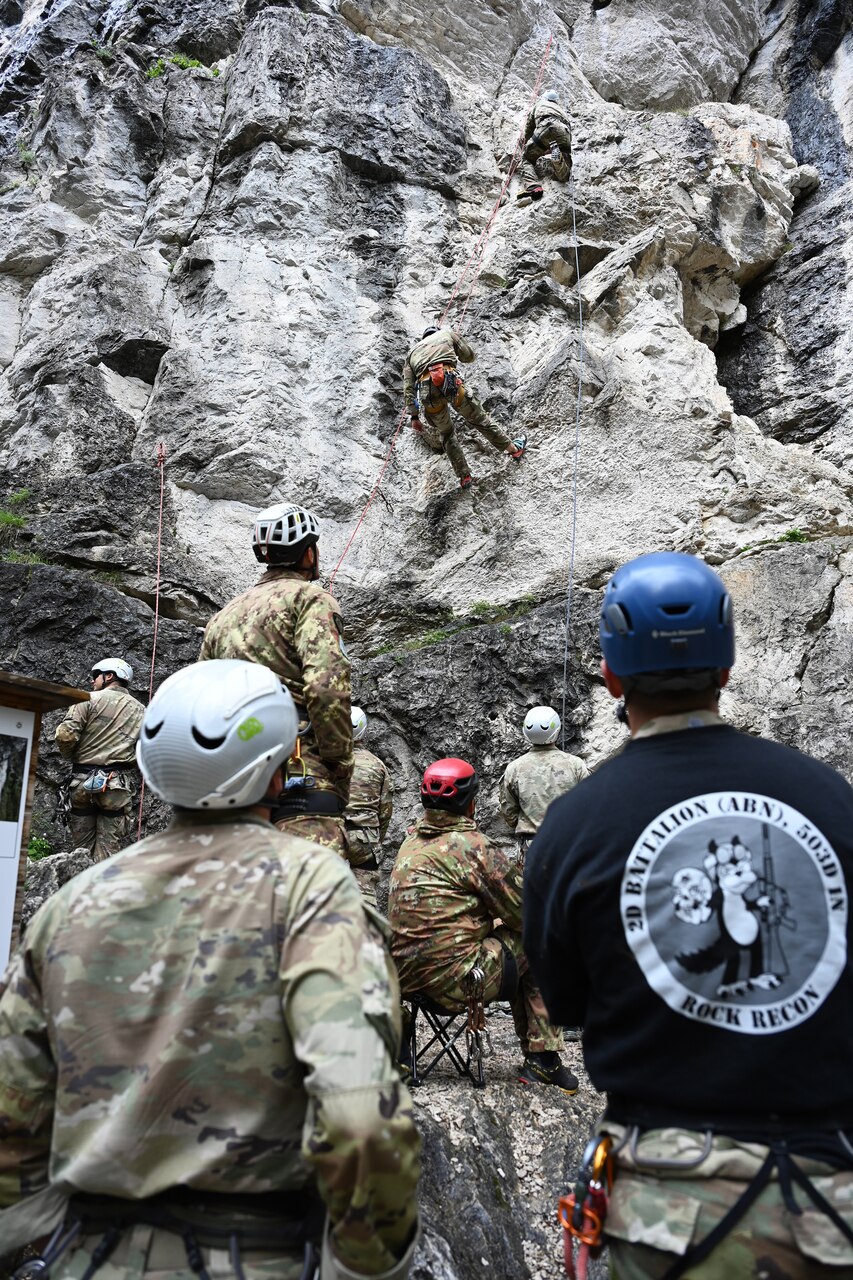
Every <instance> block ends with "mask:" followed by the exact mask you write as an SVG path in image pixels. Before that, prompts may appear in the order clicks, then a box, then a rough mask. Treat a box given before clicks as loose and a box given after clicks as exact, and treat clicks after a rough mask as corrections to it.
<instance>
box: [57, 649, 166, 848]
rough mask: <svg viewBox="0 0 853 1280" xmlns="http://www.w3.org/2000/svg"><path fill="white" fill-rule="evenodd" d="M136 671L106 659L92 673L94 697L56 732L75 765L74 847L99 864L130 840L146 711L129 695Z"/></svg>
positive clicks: (119, 661) (72, 711) (72, 791)
mask: <svg viewBox="0 0 853 1280" xmlns="http://www.w3.org/2000/svg"><path fill="white" fill-rule="evenodd" d="M132 679H133V668H132V667H131V666H130V664H129V663H127V662H125V661H124V659H123V658H105V659H104V660H103V661H102V662H96V663H95V665H94V667H93V668H92V684H93V689H92V696H91V698H90V700H89V701H88V702H78V703H77V704H76V705H75V706H73V707H72V708H71V709H70V711H69V712H68V714H67V715H66V717H65V719H64V720H63V721H62V723H61V724H60V725H59V727H58V728H57V730H56V734H55V738H56V741H57V744H58V746H59V750H60V751H61V752H62V754H63V755H64V756H65V757H66V758H67V759H69V760H73V762H74V768H73V771H72V774H71V783H70V799H71V813H70V815H69V825H70V827H71V838H72V840H73V842H74V848H75V849H76V848H79V847H81V846H82V847H84V848H86V849H88V850H89V852H90V853H91V854H92V856H93V858H94V860H95V862H103V860H104V858H108V857H109V856H110V854H113V853H118V851H119V849H121V848H122V847H123V846H124V845H125V844H126V843H127V840H128V836H129V833H130V821H131V817H132V807H133V778H134V775H135V772H136V755H135V751H136V739H137V738H138V737H139V726H140V725H141V724H142V717H143V715H144V714H145V708H144V707H143V706H142V704H141V703H140V702H137V700H136V698H134V696H133V694H132V693H130V691H129V690H128V687H127V686H128V684H129V683H130V681H131V680H132Z"/></svg>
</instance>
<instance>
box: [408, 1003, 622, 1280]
mask: <svg viewBox="0 0 853 1280" xmlns="http://www.w3.org/2000/svg"><path fill="white" fill-rule="evenodd" d="M487 1027H488V1032H489V1036H490V1039H491V1051H490V1052H489V1053H488V1056H487V1057H486V1059H485V1073H486V1086H485V1088H484V1089H482V1090H480V1089H476V1088H475V1087H474V1086H473V1084H471V1083H470V1082H469V1081H467V1080H464V1079H461V1078H460V1077H459V1076H457V1075H456V1074H455V1072H454V1071H453V1068H452V1067H451V1066H449V1065H447V1063H446V1060H445V1061H444V1062H441V1063H439V1065H438V1066H437V1067H436V1069H435V1073H434V1074H432V1075H430V1076H429V1077H428V1079H427V1080H426V1081H425V1083H424V1084H423V1085H421V1086H419V1088H418V1089H416V1090H413V1096H414V1098H415V1104H416V1111H417V1112H418V1114H419V1116H420V1117H421V1120H422V1121H425V1118H426V1117H429V1119H430V1120H432V1121H434V1122H435V1125H432V1124H427V1123H424V1126H423V1127H424V1129H425V1158H424V1165H425V1173H424V1185H423V1188H422V1199H423V1202H424V1218H425V1222H426V1225H427V1229H428V1230H429V1231H434V1232H436V1233H437V1234H438V1235H439V1236H441V1237H443V1238H444V1239H445V1240H446V1241H447V1242H448V1244H449V1245H450V1253H451V1255H452V1256H453V1257H454V1258H456V1260H457V1266H456V1269H455V1274H457V1275H459V1276H461V1277H462V1278H463V1280H469V1276H470V1277H471V1280H473V1276H474V1275H475V1274H477V1275H480V1276H487V1275H489V1274H492V1275H497V1274H499V1272H498V1270H497V1268H496V1266H495V1263H496V1262H498V1261H499V1260H498V1259H497V1258H490V1257H489V1256H488V1253H489V1251H488V1248H487V1249H486V1251H485V1252H484V1253H483V1255H482V1256H481V1257H480V1258H479V1260H478V1259H476V1258H474V1260H473V1262H472V1261H471V1260H470V1259H469V1260H468V1263H467V1266H465V1267H463V1268H461V1269H460V1265H459V1264H460V1263H461V1261H462V1260H461V1257H460V1248H459V1247H458V1246H459V1244H460V1241H459V1235H460V1233H461V1232H464V1231H465V1217H466V1214H465V1207H464V1206H462V1208H461V1210H460V1211H459V1212H453V1213H452V1214H450V1213H448V1210H449V1209H450V1208H451V1206H453V1208H454V1209H456V1208H457V1206H458V1202H459V1197H458V1194H457V1184H456V1181H455V1179H457V1178H458V1179H459V1181H460V1182H461V1183H464V1180H465V1177H466V1175H467V1176H468V1177H469V1178H473V1177H477V1176H479V1179H480V1185H479V1186H478V1187H477V1188H476V1189H475V1192H474V1194H475V1195H477V1193H478V1192H479V1193H480V1204H481V1205H483V1206H485V1207H486V1210H487V1212H488V1206H486V1200H487V1199H488V1198H489V1195H488V1188H487V1187H486V1186H485V1183H486V1182H487V1181H488V1174H489V1172H490V1171H491V1173H492V1174H493V1181H494V1179H498V1180H499V1181H500V1186H499V1188H498V1189H497V1200H498V1203H499V1205H500V1206H501V1208H502V1209H503V1212H502V1213H501V1212H500V1209H498V1210H497V1211H496V1210H495V1209H494V1207H492V1209H491V1212H492V1213H493V1214H495V1213H496V1212H498V1213H500V1216H501V1218H502V1219H504V1220H503V1221H502V1222H501V1223H500V1224H498V1223H494V1226H495V1227H497V1226H498V1225H500V1228H501V1229H502V1230H506V1231H508V1232H509V1234H511V1235H513V1236H517V1239H518V1245H519V1247H520V1253H521V1256H523V1260H524V1264H526V1267H527V1275H529V1277H530V1280H556V1278H557V1277H560V1276H564V1275H565V1271H564V1267H563V1243H562V1232H561V1230H560V1228H559V1226H558V1223H557V1216H556V1211H557V1199H558V1197H559V1196H560V1195H562V1194H563V1193H564V1192H565V1191H566V1190H568V1189H569V1187H570V1185H571V1183H572V1181H573V1178H574V1176H575V1174H576V1171H577V1168H578V1166H579V1164H580V1159H581V1156H582V1154H583V1149H584V1146H585V1145H586V1142H587V1139H588V1137H589V1135H590V1133H591V1131H592V1127H593V1125H594V1123H595V1121H596V1119H597V1117H598V1116H599V1115H600V1113H601V1111H602V1110H603V1108H604V1098H603V1097H602V1095H601V1094H599V1093H596V1091H595V1090H594V1089H593V1087H592V1085H591V1084H590V1083H589V1079H588V1077H587V1075H586V1072H585V1070H584V1065H583V1053H582V1048H581V1045H580V1044H579V1043H568V1044H567V1045H566V1048H565V1052H564V1054H563V1058H564V1061H565V1062H566V1064H567V1065H568V1066H569V1067H570V1068H571V1070H572V1071H573V1072H574V1073H575V1075H576V1076H577V1077H578V1080H579V1081H580V1089H579V1091H578V1093H577V1094H576V1095H575V1096H574V1097H572V1098H569V1097H567V1096H566V1095H565V1094H563V1093H561V1092H560V1091H559V1090H557V1089H554V1088H549V1087H544V1086H543V1087H541V1088H540V1087H527V1086H524V1085H522V1084H520V1083H519V1082H518V1080H517V1077H516V1071H517V1068H518V1067H519V1066H520V1064H521V1053H520V1051H519V1048H518V1042H517V1040H516V1037H515V1033H514V1029H513V1024H512V1018H511V1017H510V1016H509V1014H508V1012H507V1013H503V1012H501V1011H499V1010H498V1009H495V1008H494V1007H492V1008H491V1009H489V1010H487ZM436 1140H438V1141H439V1142H441V1144H442V1145H443V1146H444V1147H445V1148H447V1149H449V1151H445V1152H443V1153H442V1155H443V1156H446V1155H448V1154H449V1166H450V1170H451V1179H450V1182H448V1178H447V1170H446V1168H445V1163H446V1162H445V1160H444V1159H442V1161H441V1162H440V1164H441V1169H442V1175H441V1178H440V1179H436V1178H435V1176H434V1174H435V1169H434V1160H433V1156H434V1154H435V1153H434V1152H432V1151H431V1150H430V1147H431V1144H432V1143H434V1142H435V1141H436ZM472 1157H476V1159H474V1160H473V1167H472ZM484 1157H485V1159H484ZM466 1190H468V1191H470V1188H466ZM442 1210H443V1212H442ZM486 1241H487V1244H488V1243H489V1236H488V1234H487V1236H486ZM478 1261H479V1270H476V1271H475V1270H474V1267H475V1266H476V1264H477V1262H478ZM519 1262H520V1259H519ZM505 1265H506V1264H505ZM420 1274H422V1275H423V1277H424V1280H427V1277H432V1276H435V1277H436V1280H439V1277H442V1278H443V1276H444V1275H445V1274H447V1273H446V1272H444V1271H441V1270H438V1271H434V1270H426V1271H424V1272H422V1273H419V1275H420ZM589 1275H590V1278H591V1280H598V1278H599V1277H606V1276H607V1267H606V1263H605V1261H604V1259H601V1260H599V1261H598V1262H597V1263H594V1264H593V1265H592V1266H591V1267H590V1270H589ZM523 1276H524V1273H523V1272H522V1271H521V1270H520V1269H519V1270H518V1271H517V1272H516V1275H515V1276H512V1278H511V1280H523Z"/></svg>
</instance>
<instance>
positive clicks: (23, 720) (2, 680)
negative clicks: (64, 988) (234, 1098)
mask: <svg viewBox="0 0 853 1280" xmlns="http://www.w3.org/2000/svg"><path fill="white" fill-rule="evenodd" d="M88 701H89V695H88V693H86V692H84V691H83V690H82V689H73V688H71V687H69V686H68V685H61V684H51V683H50V681H48V680H34V679H31V678H30V677H29V676H19V675H14V674H13V673H12V672H10V671H0V717H2V720H3V722H4V723H5V725H7V726H13V727H14V730H15V732H14V733H13V734H11V735H10V736H13V737H16V738H27V739H28V742H27V759H28V761H29V765H28V768H27V783H26V792H25V795H24V797H23V812H22V813H21V812H20V810H19V817H18V821H17V832H16V833H15V836H14V845H15V846H16V847H13V848H10V849H9V851H8V855H7V856H8V858H10V859H11V860H14V859H17V862H16V864H15V866H14V867H9V866H8V862H7V856H3V858H2V862H3V863H4V864H7V867H8V870H7V871H6V872H5V873H4V878H3V886H2V892H3V894H4V895H5V894H6V893H10V892H11V891H12V886H13V884H14V902H13V903H12V904H11V905H12V911H11V913H10V912H9V909H8V908H9V905H10V904H9V903H8V901H6V902H2V903H0V972H2V970H3V969H4V968H5V966H6V962H7V960H8V958H9V955H10V954H11V951H12V948H13V947H14V946H15V945H17V942H18V939H19V936H20V926H21V911H22V909H23V905H24V881H25V880H26V876H27V845H28V844H29V838H30V827H31V824H32V813H33V800H34V797H35V789H36V765H37V764H38V745H39V733H40V731H41V718H42V713H43V712H44V711H52V710H55V709H56V708H57V707H68V706H71V705H72V703H75V702H88ZM16 712H19V713H21V715H20V718H19V719H17V720H14V719H11V718H10V717H14V716H15V713H16ZM30 717H32V725H31V726H30ZM2 732H3V729H2V728H0V733H2ZM14 825H15V824H13V823H11V822H8V823H3V824H2V826H3V827H4V828H6V829H7V834H8V828H9V827H13V826H14ZM12 871H16V873H17V874H15V875H14V876H13V875H12V874H9V873H10V872H12Z"/></svg>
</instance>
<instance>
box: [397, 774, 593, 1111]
mask: <svg viewBox="0 0 853 1280" xmlns="http://www.w3.org/2000/svg"><path fill="white" fill-rule="evenodd" d="M476 790H477V775H476V773H475V772H474V770H473V768H472V767H471V765H470V764H468V763H467V761H465V760H459V759H456V758H453V757H451V758H449V759H445V760H437V761H436V762H435V764H432V765H430V766H429V768H428V769H427V770H426V772H425V773H424V780H423V785H422V786H421V800H422V802H423V805H424V810H425V812H424V816H423V817H422V818H420V819H419V820H418V822H417V823H416V824H415V826H414V828H413V829H412V830H411V831H410V832H409V835H408V836H407V837H406V839H405V840H404V841H403V844H402V846H401V848H400V852H399V853H398V854H397V860H396V862H395V863H394V869H393V871H392V872H391V886H390V891H389V895H388V922H389V924H390V925H391V929H392V940H391V954H392V955H393V957H394V959H395V960H396V962H397V968H398V970H399V973H400V985H401V987H402V990H403V993H404V994H405V993H406V992H408V993H410V994H415V993H418V992H423V993H424V994H425V995H427V996H429V997H430V998H431V999H432V1000H435V1001H436V1002H437V1003H438V1004H440V1005H441V1006H442V1007H443V1008H445V1009H450V1010H457V1009H464V1008H465V1005H466V1003H467V1000H468V994H469V990H468V977H469V974H470V973H471V970H472V969H474V968H479V969H481V970H482V971H483V973H484V975H485V989H484V996H483V1000H484V1003H485V1004H490V1003H491V1002H492V1001H494V1000H508V1001H509V1002H510V1005H511V1007H512V1014H513V1020H514V1022H515V1030H516V1033H517V1035H518V1039H519V1043H520V1044H521V1050H522V1053H523V1055H524V1062H523V1064H522V1067H521V1069H520V1071H519V1073H518V1078H519V1080H521V1081H522V1083H524V1084H553V1085H556V1086H557V1087H558V1088H560V1089H562V1090H563V1091H564V1092H565V1093H570V1094H571V1093H576V1092H577V1088H578V1082H577V1080H576V1078H575V1077H574V1076H573V1075H572V1073H571V1072H570V1071H568V1070H567V1068H566V1067H565V1066H563V1064H562V1062H561V1061H560V1056H559V1050H560V1048H561V1047H562V1044H563V1040H562V1036H561V1035H560V1032H559V1031H558V1030H557V1029H556V1028H555V1027H552V1026H551V1025H550V1023H549V1021H548V1013H547V1010H546V1008H545V1005H544V1004H543V1002H542V997H541V995H540V994H539V991H538V989H537V987H536V986H535V985H534V983H533V981H532V980H531V977H530V974H529V972H528V965H527V959H526V957H525V955H524V952H523V950H522V947H521V937H520V931H521V871H520V869H519V868H518V866H517V865H516V864H514V863H512V862H510V860H509V859H508V858H507V857H506V856H505V855H504V854H503V852H502V851H501V850H500V849H498V848H497V847H496V846H495V845H493V844H491V843H490V842H489V841H488V840H487V839H486V837H485V836H484V835H482V834H481V832H480V831H478V830H477V826H476V824H475V822H474V796H475V794H476ZM496 921H500V924H499V925H497V927H496V925H495V922H496Z"/></svg>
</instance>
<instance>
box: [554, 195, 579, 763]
mask: <svg viewBox="0 0 853 1280" xmlns="http://www.w3.org/2000/svg"><path fill="white" fill-rule="evenodd" d="M569 203H570V204H571V207H572V239H573V241H574V249H575V277H576V279H577V294H578V391H577V397H576V399H575V440H574V448H573V451H572V524H571V538H570V543H569V582H568V587H567V589H566V623H565V641H564V645H563V707H562V712H563V720H562V724H563V727H562V731H561V737H560V746H561V747H562V749H563V750H564V751H565V749H566V685H567V682H568V675H569V639H570V636H571V626H572V596H573V594H574V585H575V540H576V536H577V527H578V457H579V453H580V434H581V394H582V389H583V358H584V347H583V295H582V293H581V264H580V255H579V253H578V227H577V217H576V214H575V179H574V172H573V171H572V170H570V171H569Z"/></svg>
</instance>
